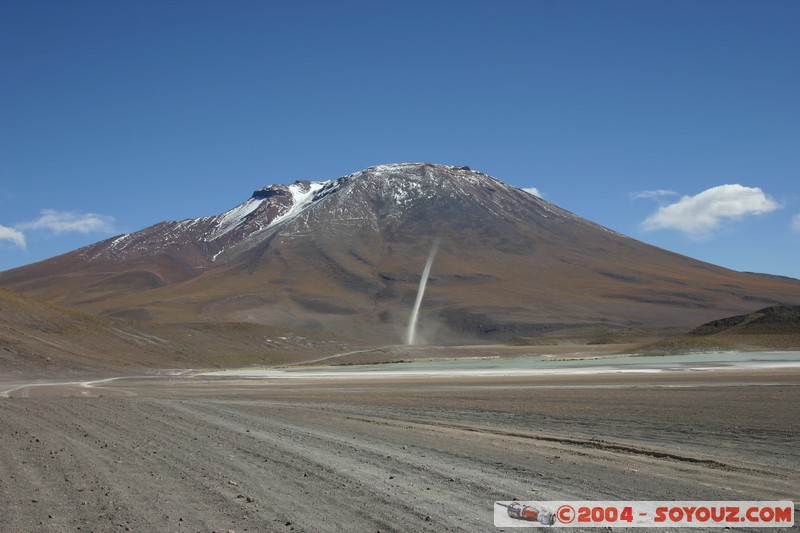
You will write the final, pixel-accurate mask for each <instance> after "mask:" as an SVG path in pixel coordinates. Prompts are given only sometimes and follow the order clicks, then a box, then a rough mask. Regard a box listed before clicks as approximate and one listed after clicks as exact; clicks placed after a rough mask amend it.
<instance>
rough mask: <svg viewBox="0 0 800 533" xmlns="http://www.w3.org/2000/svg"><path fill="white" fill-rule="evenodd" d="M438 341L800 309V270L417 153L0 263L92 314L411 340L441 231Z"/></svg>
mask: <svg viewBox="0 0 800 533" xmlns="http://www.w3.org/2000/svg"><path fill="white" fill-rule="evenodd" d="M437 239H438V240H439V242H440V245H439V251H438V254H437V256H436V261H435V263H434V264H433V265H432V270H431V274H430V279H429V283H428V286H427V292H426V294H425V299H424V301H423V302H422V306H421V309H420V319H419V334H420V337H422V338H423V339H425V340H427V341H429V342H441V343H447V342H460V341H476V340H485V341H490V340H492V341H495V340H507V339H509V338H511V337H515V336H537V335H541V334H543V333H547V332H551V331H554V330H560V329H565V328H575V327H587V326H592V327H594V326H602V327H606V328H636V327H689V326H696V325H697V324H700V323H704V322H708V321H711V320H714V319H717V318H719V317H721V316H730V315H739V314H745V313H749V312H752V311H754V310H757V309H760V308H763V307H766V306H771V305H797V304H800V281H798V280H796V279H791V278H783V277H778V276H770V275H765V274H753V273H743V272H735V271H732V270H728V269H725V268H722V267H719V266H715V265H712V264H709V263H705V262H701V261H697V260H694V259H691V258H688V257H685V256H681V255H678V254H675V253H672V252H669V251H666V250H663V249H660V248H657V247H653V246H650V245H647V244H645V243H642V242H640V241H637V240H635V239H632V238H629V237H626V236H624V235H621V234H619V233H616V232H614V231H611V230H609V229H607V228H604V227H602V226H600V225H598V224H595V223H593V222H591V221H589V220H586V219H584V218H581V217H579V216H576V215H575V214H573V213H570V212H568V211H566V210H564V209H561V208H560V207H558V206H556V205H554V204H552V203H550V202H547V201H545V200H543V199H542V198H539V197H537V196H533V195H531V194H529V193H527V192H525V191H523V190H521V189H518V188H516V187H513V186H511V185H509V184H507V183H504V182H502V181H500V180H498V179H496V178H494V177H491V176H488V175H486V174H483V173H481V172H477V171H474V170H471V169H470V168H468V167H463V166H447V165H437V164H431V163H403V164H392V165H381V166H375V167H370V168H367V169H365V170H362V171H359V172H356V173H353V174H350V175H347V176H343V177H340V178H338V179H333V180H330V181H324V182H311V181H296V182H294V183H292V184H290V185H272V186H269V187H265V188H263V189H259V190H257V191H255V192H254V193H253V194H252V195H251V197H250V198H248V199H247V200H246V201H244V202H243V203H242V204H240V205H238V206H236V207H234V208H233V209H231V210H229V211H227V212H225V213H222V214H220V215H215V216H209V217H204V218H197V219H189V220H183V221H167V222H161V223H158V224H155V225H153V226H150V227H149V228H146V229H143V230H141V231H138V232H135V233H130V234H126V235H120V236H116V237H113V238H110V239H107V240H105V241H102V242H98V243H96V244H93V245H90V246H87V247H84V248H81V249H78V250H75V251H73V252H69V253H66V254H64V255H61V256H58V257H54V258H51V259H48V260H45V261H42V262H39V263H35V264H32V265H27V266H23V267H20V268H16V269H13V270H9V271H6V272H2V273H0V285H3V286H6V287H8V288H10V289H13V290H15V291H19V292H22V293H24V294H26V295H28V296H32V297H34V298H37V299H39V300H44V301H46V302H49V303H54V304H57V305H60V306H65V307H72V308H77V309H79V310H81V311H85V312H91V313H100V314H105V315H112V316H117V317H126V318H130V319H136V320H145V321H155V322H164V323H184V322H216V323H221V322H251V323H257V324H267V325H272V326H280V327H290V328H294V329H300V330H310V331H318V332H333V333H337V334H340V335H344V336H348V337H352V338H361V339H368V340H373V341H380V342H385V343H387V344H391V343H399V342H401V340H402V338H403V336H404V330H405V328H406V327H407V325H408V320H409V314H410V312H411V308H412V306H413V304H414V301H415V297H416V294H417V287H418V285H419V282H420V276H421V272H422V270H423V267H424V265H425V263H426V258H427V256H428V252H429V251H430V249H431V246H432V243H433V242H434V241H435V240H437Z"/></svg>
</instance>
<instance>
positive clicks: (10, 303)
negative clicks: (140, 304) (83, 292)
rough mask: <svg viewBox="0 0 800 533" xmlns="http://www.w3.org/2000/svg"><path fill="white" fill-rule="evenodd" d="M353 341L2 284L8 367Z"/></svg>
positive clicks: (277, 354)
mask: <svg viewBox="0 0 800 533" xmlns="http://www.w3.org/2000/svg"><path fill="white" fill-rule="evenodd" d="M232 346H235V347H236V349H235V350H231V347H232ZM347 348H351V349H352V347H351V346H350V345H349V344H346V343H344V342H343V341H342V340H340V339H336V338H334V337H332V336H325V335H305V334H298V333H296V332H292V331H287V330H284V329H279V328H272V327H269V326H261V325H257V324H224V323H220V324H199V323H195V324H166V325H163V324H153V323H143V322H132V321H128V320H122V319H116V318H110V317H102V316H97V315H92V314H88V313H83V312H81V311H76V310H71V309H62V308H58V307H56V306H54V305H51V304H46V303H42V302H38V301H36V300H33V299H31V298H28V297H26V296H23V295H21V294H18V293H15V292H13V291H9V290H6V289H0V369H2V370H3V372H19V373H26V372H30V371H42V370H46V369H50V370H51V371H53V372H63V371H64V370H70V369H73V370H80V369H88V368H91V369H105V370H109V371H111V370H113V371H115V372H118V371H120V370H123V369H130V370H134V369H141V368H145V367H149V368H161V369H163V368H197V367H226V366H231V365H243V364H253V363H262V364H278V363H286V362H293V361H295V360H297V359H298V358H299V359H305V358H307V357H308V354H309V353H315V354H316V353H323V354H325V353H336V352H341V351H344V350H345V349H347Z"/></svg>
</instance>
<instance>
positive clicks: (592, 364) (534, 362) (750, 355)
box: [201, 352, 800, 378]
mask: <svg viewBox="0 0 800 533" xmlns="http://www.w3.org/2000/svg"><path fill="white" fill-rule="evenodd" d="M778 368H800V352H746V353H742V352H725V353H704V354H686V355H671V356H658V357H656V356H635V355H634V356H608V357H592V358H577V357H576V358H565V357H564V356H547V355H544V356H542V355H536V356H530V357H515V358H510V359H504V358H470V359H452V360H429V361H425V360H420V361H410V362H400V363H380V364H369V365H342V366H324V367H322V366H319V367H295V368H245V369H230V370H221V371H213V372H204V373H202V374H201V375H204V376H219V377H252V378H270V377H271V378H315V377H342V378H344V377H348V378H354V377H403V376H409V377H411V376H491V375H497V376H509V375H514V376H520V375H548V374H549V375H569V374H606V373H658V372H669V371H695V372H699V371H711V370H747V369H751V370H755V369H778Z"/></svg>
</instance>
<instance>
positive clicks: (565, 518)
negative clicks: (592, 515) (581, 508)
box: [556, 505, 575, 524]
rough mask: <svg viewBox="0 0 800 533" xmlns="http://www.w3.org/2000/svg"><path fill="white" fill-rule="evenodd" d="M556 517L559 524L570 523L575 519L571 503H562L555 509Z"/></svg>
mask: <svg viewBox="0 0 800 533" xmlns="http://www.w3.org/2000/svg"><path fill="white" fill-rule="evenodd" d="M556 518H558V522H559V523H560V524H570V523H572V521H573V520H575V509H574V508H573V507H572V506H571V505H562V506H561V507H559V508H558V510H557V511H556Z"/></svg>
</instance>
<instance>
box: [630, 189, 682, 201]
mask: <svg viewBox="0 0 800 533" xmlns="http://www.w3.org/2000/svg"><path fill="white" fill-rule="evenodd" d="M677 195H678V193H676V192H675V191H670V190H667V189H657V190H655V191H638V192H632V193H628V196H630V198H631V200H641V199H648V200H658V199H659V198H664V197H665V196H677Z"/></svg>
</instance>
